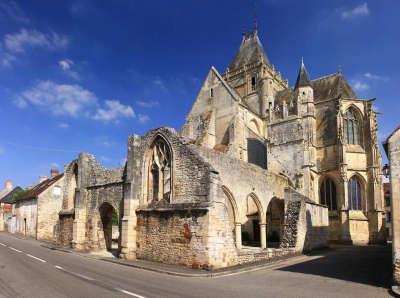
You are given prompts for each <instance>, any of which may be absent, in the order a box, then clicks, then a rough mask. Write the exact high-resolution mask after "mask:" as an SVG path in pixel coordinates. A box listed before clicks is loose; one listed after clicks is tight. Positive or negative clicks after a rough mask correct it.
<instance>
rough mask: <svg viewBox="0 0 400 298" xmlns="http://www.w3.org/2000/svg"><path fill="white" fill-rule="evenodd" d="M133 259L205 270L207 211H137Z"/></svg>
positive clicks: (184, 209) (199, 209)
mask: <svg viewBox="0 0 400 298" xmlns="http://www.w3.org/2000/svg"><path fill="white" fill-rule="evenodd" d="M136 229H137V251H136V256H137V258H141V259H147V260H153V261H158V262H163V263H168V264H180V265H185V266H189V267H192V268H208V267H209V264H208V257H207V255H208V253H207V251H206V249H205V248H206V243H207V239H206V235H207V209H206V208H197V209H186V208H180V209H178V208H176V207H175V208H173V209H172V208H171V209H164V210H160V209H158V210H156V209H139V210H137V227H136Z"/></svg>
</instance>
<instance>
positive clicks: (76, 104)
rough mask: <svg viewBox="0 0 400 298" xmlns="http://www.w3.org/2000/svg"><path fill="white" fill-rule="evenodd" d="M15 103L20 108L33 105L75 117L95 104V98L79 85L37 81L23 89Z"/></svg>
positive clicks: (55, 113)
mask: <svg viewBox="0 0 400 298" xmlns="http://www.w3.org/2000/svg"><path fill="white" fill-rule="evenodd" d="M15 104H16V105H17V106H18V107H21V108H24V107H26V106H28V105H33V106H37V107H41V108H43V109H46V110H49V111H50V112H51V113H52V114H54V115H67V116H73V117H76V116H78V114H79V113H81V112H83V111H85V110H87V109H88V108H90V107H93V106H94V105H96V104H97V98H96V96H95V95H94V94H93V93H92V92H91V91H89V90H87V89H85V88H83V87H81V86H79V85H67V84H57V83H54V82H52V81H39V82H38V83H37V84H36V85H35V86H34V87H32V88H30V89H27V90H25V91H23V92H22V93H21V94H20V96H19V97H18V98H17V99H16V101H15Z"/></svg>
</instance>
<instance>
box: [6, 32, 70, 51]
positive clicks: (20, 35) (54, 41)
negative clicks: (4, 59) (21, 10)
mask: <svg viewBox="0 0 400 298" xmlns="http://www.w3.org/2000/svg"><path fill="white" fill-rule="evenodd" d="M68 42H69V41H68V38H67V37H66V36H64V35H60V34H57V33H55V32H51V33H47V34H45V33H42V32H40V31H37V30H31V29H25V28H23V29H21V30H20V31H19V32H17V33H14V34H6V35H5V37H4V45H5V47H6V48H7V50H8V51H9V52H11V53H24V52H25V51H26V50H27V49H28V48H43V49H48V50H57V49H63V48H65V47H66V46H67V45H68Z"/></svg>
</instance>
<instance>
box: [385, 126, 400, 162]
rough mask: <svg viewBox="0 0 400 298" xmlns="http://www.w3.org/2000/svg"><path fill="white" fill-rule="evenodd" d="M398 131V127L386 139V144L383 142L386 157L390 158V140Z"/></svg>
mask: <svg viewBox="0 0 400 298" xmlns="http://www.w3.org/2000/svg"><path fill="white" fill-rule="evenodd" d="M397 131H400V126H399V127H397V128H396V129H395V130H393V131H392V133H391V134H390V135H389V136H388V137H387V138H386V140H385V141H384V142H382V146H383V149H384V150H385V153H386V156H387V157H388V158H390V156H389V151H388V149H389V145H388V144H389V141H390V138H391V137H393V136H394V134H395V133H397Z"/></svg>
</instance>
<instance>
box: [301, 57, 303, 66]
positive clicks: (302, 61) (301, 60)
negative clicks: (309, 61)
mask: <svg viewBox="0 0 400 298" xmlns="http://www.w3.org/2000/svg"><path fill="white" fill-rule="evenodd" d="M301 65H302V66H304V57H303V56H301Z"/></svg>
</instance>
